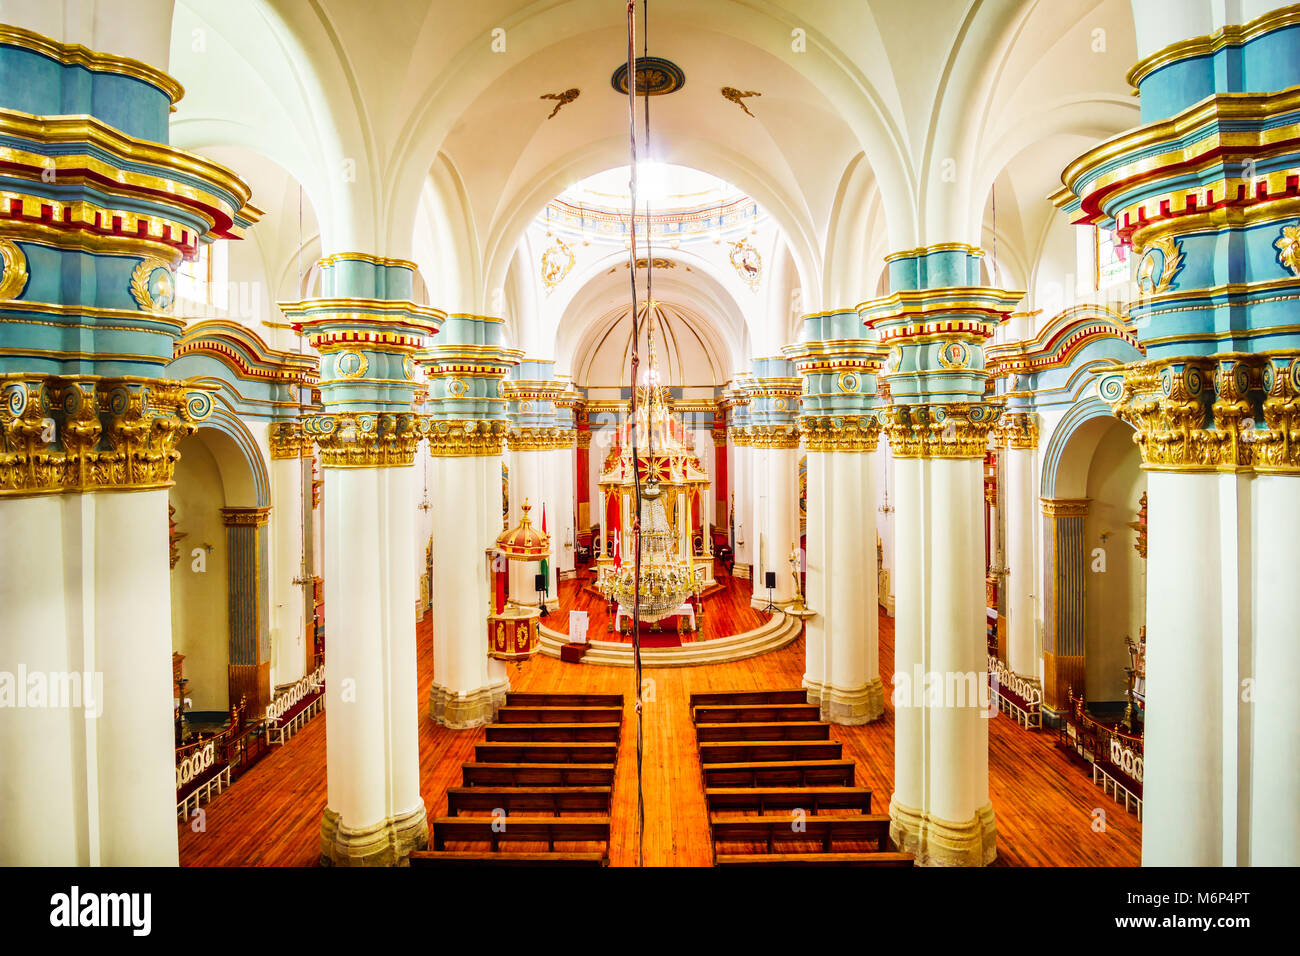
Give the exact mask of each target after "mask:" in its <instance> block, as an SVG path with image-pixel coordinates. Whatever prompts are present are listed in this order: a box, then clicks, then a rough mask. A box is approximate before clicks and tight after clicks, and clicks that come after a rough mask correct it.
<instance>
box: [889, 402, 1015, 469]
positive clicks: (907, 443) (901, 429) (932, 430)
mask: <svg viewBox="0 0 1300 956" xmlns="http://www.w3.org/2000/svg"><path fill="white" fill-rule="evenodd" d="M1000 412H1001V409H1000V408H998V407H997V406H995V405H983V404H976V403H970V402H953V403H949V404H927V405H890V406H889V407H888V408H887V409H885V412H884V415H885V421H884V430H885V436H886V437H887V438H888V439H889V447H890V450H891V451H892V452H893V454H894V457H895V458H983V457H984V455H985V452H986V451H987V450H988V442H989V432H990V431H991V430H992V428H993V426H994V425H995V424H996V423H997V419H998V416H999V414H1000Z"/></svg>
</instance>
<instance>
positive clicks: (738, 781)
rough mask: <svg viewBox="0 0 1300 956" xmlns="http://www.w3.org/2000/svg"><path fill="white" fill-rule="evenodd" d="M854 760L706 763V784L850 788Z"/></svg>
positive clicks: (720, 785) (716, 785)
mask: <svg viewBox="0 0 1300 956" xmlns="http://www.w3.org/2000/svg"><path fill="white" fill-rule="evenodd" d="M855 766H856V765H855V764H854V762H853V761H852V760H786V761H761V762H752V761H751V762H746V763H739V762H738V763H713V764H705V765H704V767H703V771H704V786H705V787H812V786H829V787H851V786H853V779H854V770H855Z"/></svg>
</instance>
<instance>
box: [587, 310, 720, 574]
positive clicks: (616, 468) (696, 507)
mask: <svg viewBox="0 0 1300 956" xmlns="http://www.w3.org/2000/svg"><path fill="white" fill-rule="evenodd" d="M652 307H653V303H652ZM648 364H649V368H648V372H647V375H646V381H645V384H642V385H638V386H637V411H636V417H635V419H633V417H632V412H631V402H630V401H629V402H628V405H627V407H626V411H625V412H624V421H623V423H622V424H620V425H619V427H618V430H617V431H616V433H615V437H614V441H613V442H612V443H611V445H610V450H609V454H608V455H607V456H606V457H605V461H604V464H603V466H602V469H601V474H600V480H599V487H600V500H601V512H602V513H603V514H604V515H606V517H607V531H606V534H607V538H606V540H607V541H609V542H610V543H611V544H612V548H609V549H608V551H609V552H610V553H602V554H601V555H600V556H599V557H598V558H597V569H598V570H599V569H601V568H613V567H617V566H620V565H627V564H631V563H632V562H633V561H634V560H635V558H636V551H635V549H636V534H635V533H634V532H635V529H636V528H637V527H638V526H639V525H638V521H637V502H636V476H637V475H638V474H639V475H640V479H641V482H642V486H643V487H644V486H645V485H647V484H649V483H651V482H655V483H657V484H658V486H659V490H660V495H659V498H658V499H657V500H656V501H655V504H654V512H655V524H656V526H662V525H666V531H667V536H668V539H669V544H668V546H669V548H670V549H671V553H672V554H673V555H674V556H675V557H676V558H677V559H679V560H680V561H682V562H683V563H688V564H689V565H690V567H691V570H692V571H693V572H703V583H704V584H705V585H706V586H707V585H708V584H711V583H713V553H712V545H711V542H710V540H709V539H710V536H709V534H708V533H707V529H705V528H704V526H703V521H704V516H705V515H707V514H710V513H711V512H710V510H709V509H710V504H709V496H710V494H711V485H710V480H709V475H708V473H707V472H706V471H705V470H704V468H703V466H702V465H701V464H700V459H699V456H698V455H697V454H696V453H695V449H694V447H693V446H692V442H691V436H690V435H689V434H688V432H687V431H686V428H685V426H684V425H683V424H682V420H681V417H680V416H679V415H677V414H676V413H675V412H673V411H672V408H671V405H670V397H669V394H668V389H667V387H666V386H664V385H662V384H660V382H659V369H658V362H657V356H656V354H655V349H654V346H653V343H652V344H651V346H650V357H649V363H648ZM634 430H635V431H634ZM634 436H635V439H636V448H637V455H636V460H635V465H634V463H633V457H632V447H633V437H634ZM643 510H644V509H643ZM642 524H644V522H642ZM643 559H644V555H643Z"/></svg>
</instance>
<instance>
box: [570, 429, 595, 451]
mask: <svg viewBox="0 0 1300 956" xmlns="http://www.w3.org/2000/svg"><path fill="white" fill-rule="evenodd" d="M574 441H575V442H576V443H577V446H578V447H579V448H590V447H591V432H590V431H588V430H587V429H582V430H580V431H578V432H577V433H576V434H575V436H574Z"/></svg>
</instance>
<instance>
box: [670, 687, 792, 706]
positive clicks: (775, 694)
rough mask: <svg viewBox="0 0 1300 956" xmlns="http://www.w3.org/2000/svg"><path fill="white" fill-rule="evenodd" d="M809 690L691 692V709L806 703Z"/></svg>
mask: <svg viewBox="0 0 1300 956" xmlns="http://www.w3.org/2000/svg"><path fill="white" fill-rule="evenodd" d="M806 703H808V692H807V691H806V690H803V689H801V688H793V689H791V690H732V691H714V692H705V693H700V694H691V710H692V711H694V710H695V708H696V707H739V706H742V705H746V704H756V705H760V706H761V705H763V704H806Z"/></svg>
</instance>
